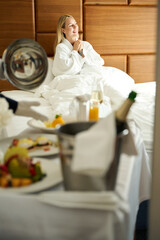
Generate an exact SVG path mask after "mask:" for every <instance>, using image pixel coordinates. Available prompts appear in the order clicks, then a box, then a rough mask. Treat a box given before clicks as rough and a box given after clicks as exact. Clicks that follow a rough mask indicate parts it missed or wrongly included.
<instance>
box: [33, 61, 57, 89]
mask: <svg viewBox="0 0 160 240" xmlns="http://www.w3.org/2000/svg"><path fill="white" fill-rule="evenodd" d="M47 59H48V72H47V75H46V77H45V79H44V81H43V83H42V84H41V85H40V87H41V86H43V85H48V84H49V83H50V82H51V81H52V80H53V78H54V75H53V73H52V65H53V59H52V58H49V57H48V58H47ZM38 88H39V87H37V88H35V89H32V90H31V92H36V90H37V89H38Z"/></svg>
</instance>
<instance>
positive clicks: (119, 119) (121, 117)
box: [115, 91, 137, 134]
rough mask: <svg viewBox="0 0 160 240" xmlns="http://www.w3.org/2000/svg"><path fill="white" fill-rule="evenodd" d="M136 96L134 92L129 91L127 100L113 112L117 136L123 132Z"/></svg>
mask: <svg viewBox="0 0 160 240" xmlns="http://www.w3.org/2000/svg"><path fill="white" fill-rule="evenodd" d="M136 96H137V93H136V92H135V91H131V92H130V94H129V96H128V98H127V99H126V100H125V101H124V103H123V104H122V105H121V106H120V108H119V109H118V110H117V111H116V112H115V118H116V128H117V134H119V133H120V132H122V131H123V130H124V128H125V123H126V118H127V115H128V112H129V110H130V108H131V106H132V104H133V103H134V102H135V98H136Z"/></svg>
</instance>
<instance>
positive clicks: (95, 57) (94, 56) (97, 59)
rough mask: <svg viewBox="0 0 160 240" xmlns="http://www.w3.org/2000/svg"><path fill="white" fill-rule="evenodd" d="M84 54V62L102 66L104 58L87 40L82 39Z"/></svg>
mask: <svg viewBox="0 0 160 240" xmlns="http://www.w3.org/2000/svg"><path fill="white" fill-rule="evenodd" d="M83 45H84V55H85V63H86V64H87V65H90V66H93V65H96V66H102V65H104V60H103V58H101V56H100V55H99V54H98V53H97V52H96V51H95V50H94V49H93V47H92V45H91V44H90V43H89V42H86V41H84V42H83Z"/></svg>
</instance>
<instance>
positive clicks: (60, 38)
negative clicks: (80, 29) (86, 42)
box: [54, 14, 73, 53]
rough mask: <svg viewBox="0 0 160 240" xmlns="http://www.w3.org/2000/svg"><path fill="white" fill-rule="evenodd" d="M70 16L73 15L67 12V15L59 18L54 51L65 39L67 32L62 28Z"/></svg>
mask: <svg viewBox="0 0 160 240" xmlns="http://www.w3.org/2000/svg"><path fill="white" fill-rule="evenodd" d="M69 17H72V16H71V15H69V14H66V15H63V16H61V17H60V18H59V20H58V24H57V34H56V39H55V44H54V53H55V51H56V47H57V45H58V44H59V43H61V42H62V41H63V40H64V39H65V34H64V33H63V32H62V28H65V23H66V19H67V18H69ZM72 18H73V17H72Z"/></svg>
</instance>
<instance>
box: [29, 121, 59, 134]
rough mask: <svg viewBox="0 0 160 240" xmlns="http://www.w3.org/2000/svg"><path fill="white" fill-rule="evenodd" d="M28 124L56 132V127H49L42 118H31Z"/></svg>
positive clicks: (49, 131)
mask: <svg viewBox="0 0 160 240" xmlns="http://www.w3.org/2000/svg"><path fill="white" fill-rule="evenodd" d="M27 123H28V125H29V126H30V127H33V128H36V129H40V130H42V131H45V132H48V133H56V130H55V128H47V127H46V126H45V125H44V123H43V122H42V121H40V120H36V119H30V120H29V121H28V122H27Z"/></svg>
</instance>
